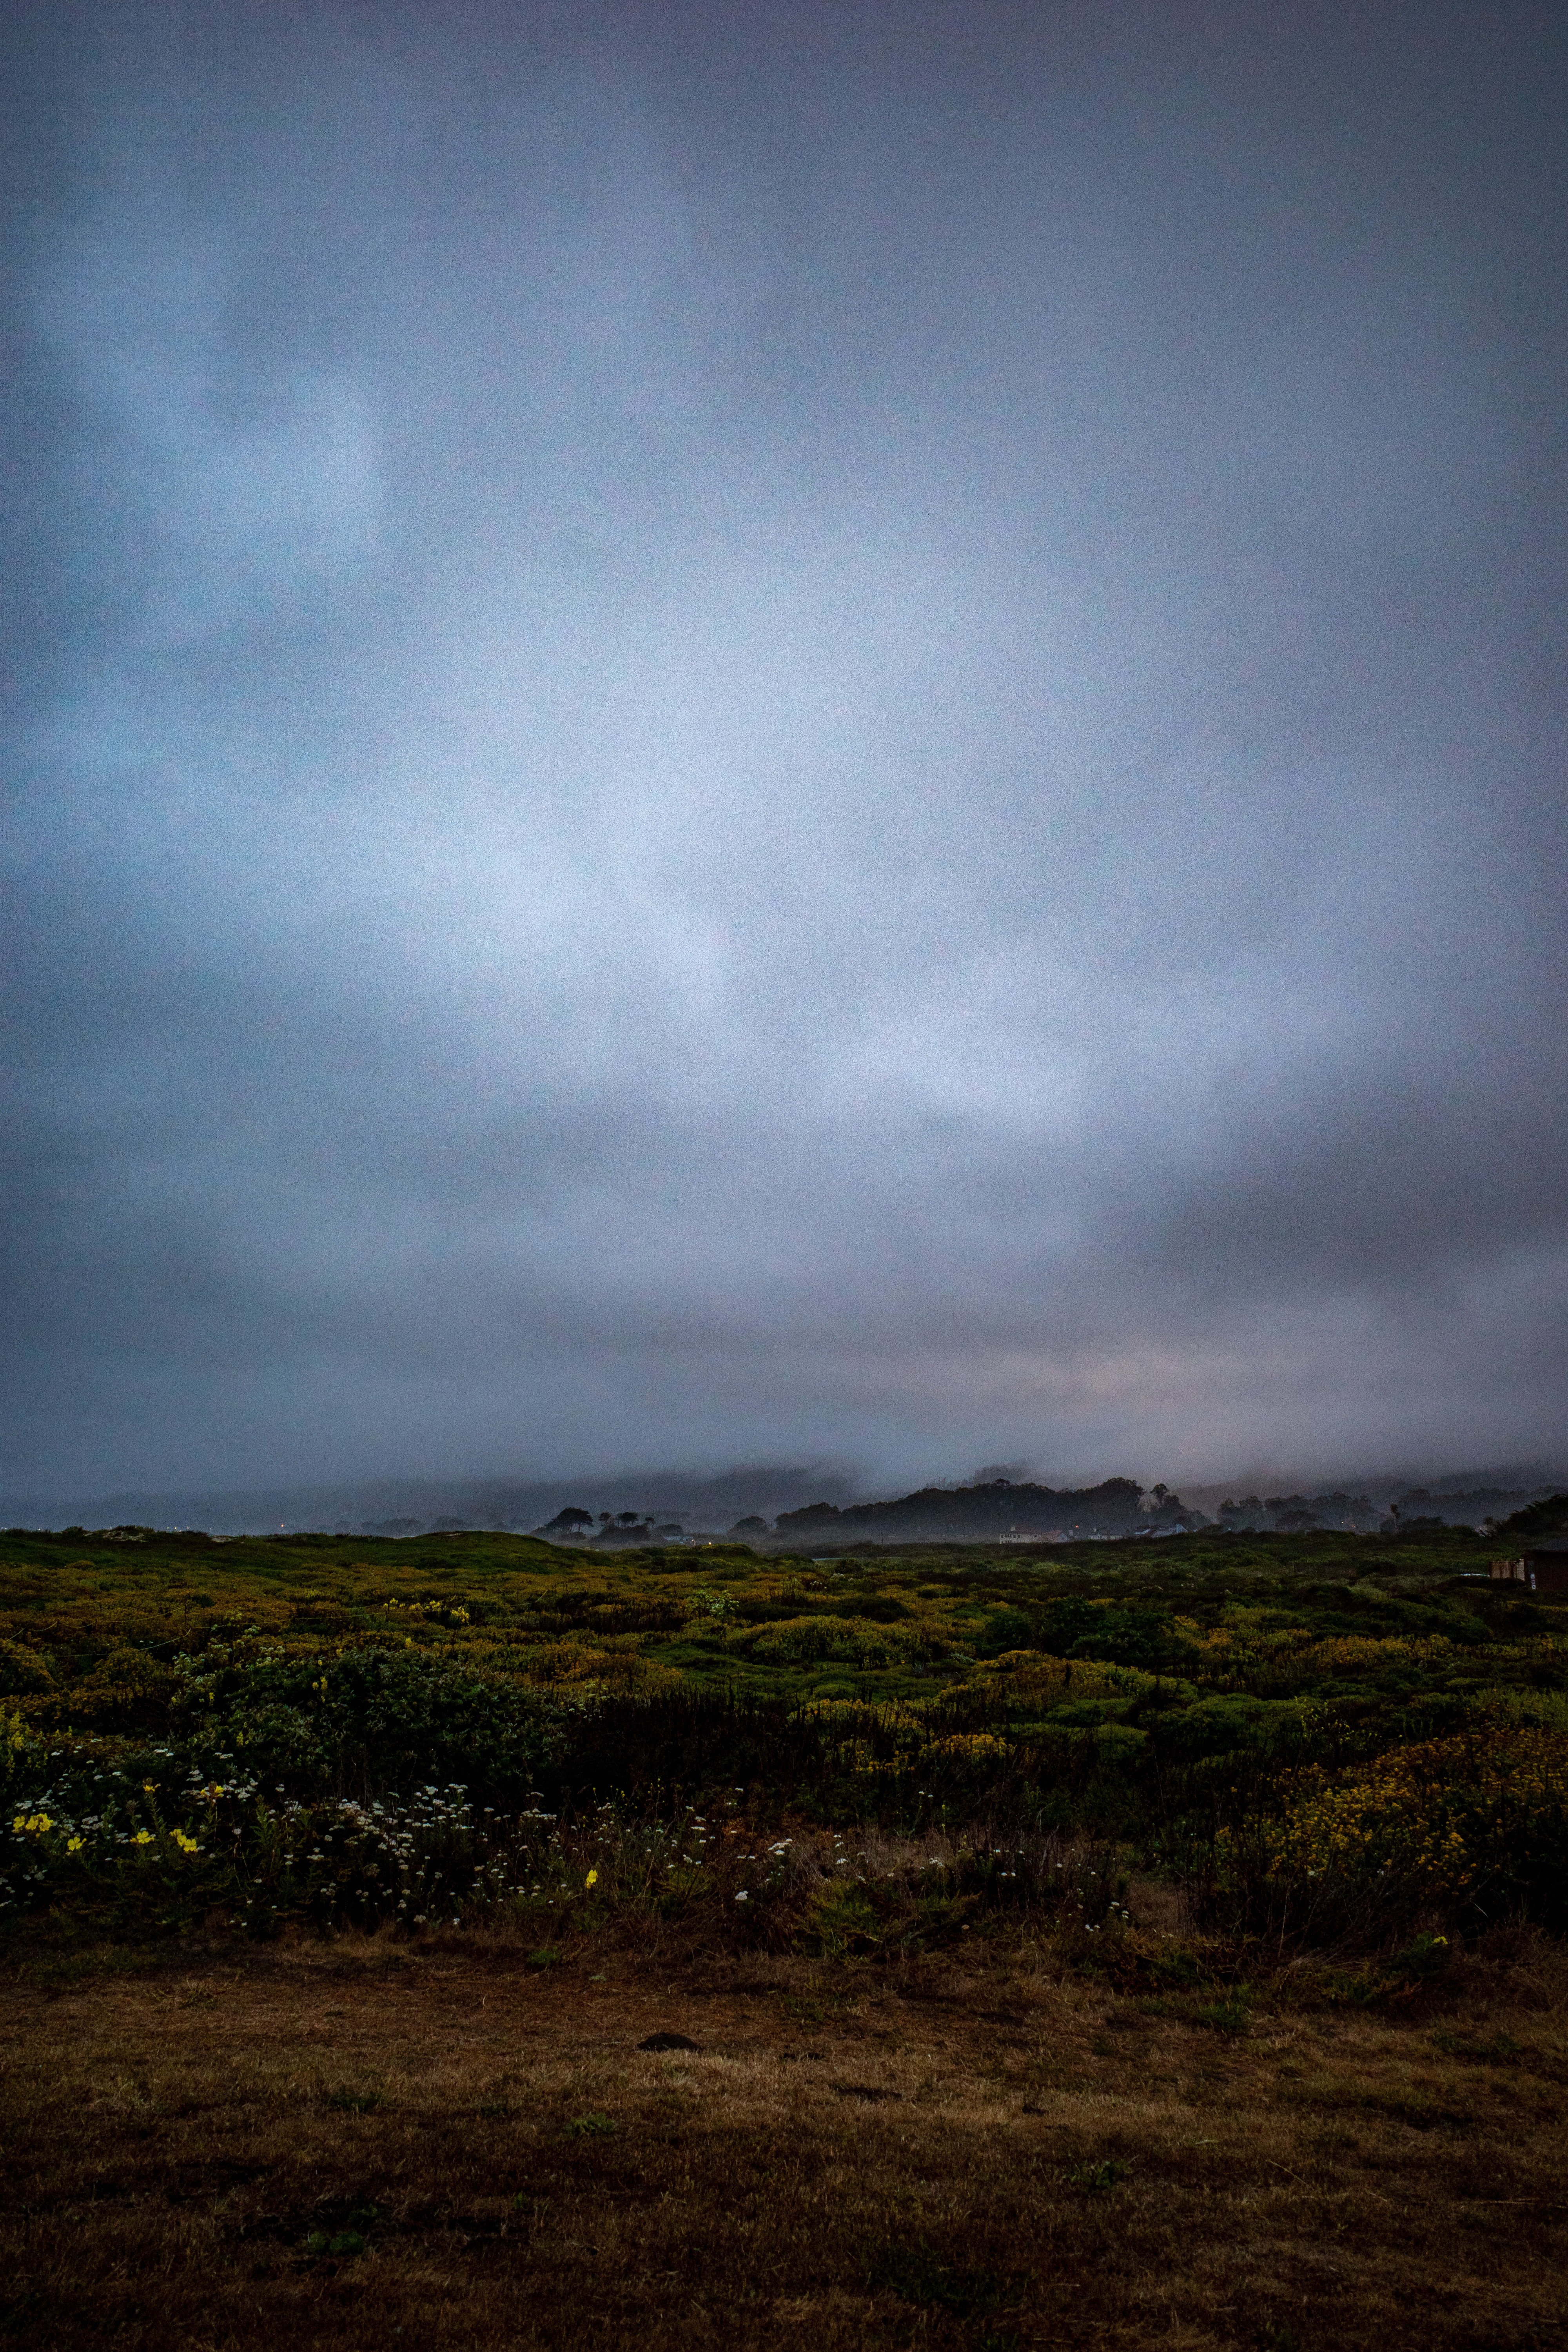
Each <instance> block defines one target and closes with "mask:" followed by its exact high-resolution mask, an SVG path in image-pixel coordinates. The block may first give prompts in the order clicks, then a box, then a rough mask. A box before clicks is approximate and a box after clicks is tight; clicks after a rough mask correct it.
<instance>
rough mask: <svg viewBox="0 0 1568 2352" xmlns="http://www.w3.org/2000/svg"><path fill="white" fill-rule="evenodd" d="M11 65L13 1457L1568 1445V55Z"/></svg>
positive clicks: (1239, 33)
mask: <svg viewBox="0 0 1568 2352" xmlns="http://www.w3.org/2000/svg"><path fill="white" fill-rule="evenodd" d="M13 38H14V43H15V47H16V55H15V58H14V66H15V69H16V76H17V77H19V78H20V79H21V81H22V83H23V86H25V87H26V88H27V89H30V90H31V91H32V93H33V100H34V105H33V114H32V121H31V146H30V148H29V149H28V150H27V152H26V158H25V171H24V184H23V185H22V186H21V187H20V188H18V189H17V190H16V191H15V192H14V195H15V202H14V205H13V215H12V216H13V229H12V236H11V244H10V253H11V257H12V279H13V284H14V286H15V287H16V289H17V316H18V321H19V329H18V337H19V347H20V352H21V363H20V365H19V367H18V369H17V371H16V377H15V388H14V415H13V417H12V420H11V423H10V425H9V428H8V431H7V436H6V440H7V446H9V447H10V448H11V449H12V451H13V452H14V453H15V462H14V467H13V472H12V475H11V478H10V479H9V481H8V483H7V486H6V495H7V498H8V500H9V505H10V513H9V522H8V530H9V535H10V537H11V541H12V543H13V544H14V545H16V546H17V547H19V548H20V549H22V550H23V551H24V552H25V558H26V562H25V564H24V565H23V566H22V567H20V569H19V576H20V577H21V579H22V581H23V586H22V588H21V589H20V590H18V591H16V592H14V593H15V596H16V601H15V604H14V607H13V610H12V613H11V614H10V616H9V627H10V631H11V635H12V644H13V654H12V657H11V660H10V663H9V672H10V677H11V681H12V686H13V689H14V691H13V695H12V698H11V711H12V716H11V720H10V726H9V741H8V757H7V767H8V770H9V772H10V776H11V780H12V790H11V794H10V798H9V802H8V819H7V825H6V832H5V888H6V892H7V898H8V904H9V914H8V918H7V929H8V931H9V933H10V936H11V938H12V940H13V941H14V943H15V948H16V952H15V954H14V955H13V956H12V958H11V960H10V976H9V980H8V982H7V987H8V990H9V992H10V995H11V1003H10V1007H9V1013H8V1018H7V1027H8V1031H9V1034H10V1035H11V1037H12V1039H13V1041H14V1050H13V1054H12V1057H11V1078H10V1086H11V1089H12V1091H11V1096H10V1106H11V1107H10V1111H9V1116H8V1124H9V1128H10V1133H11V1139H12V1144H11V1150H10V1153H9V1155H8V1165H9V1176H10V1182H11V1185H12V1188H13V1189H12V1198H11V1205H10V1208H9V1210H8V1212H7V1215H6V1221H5V1230H6V1234H7V1236H8V1240H7V1249H8V1252H9V1255H10V1263H9V1265H8V1269H7V1285H8V1290H9V1295H10V1297H11V1302H12V1303H11V1307H10V1311H9V1313H8V1315H7V1317H6V1330H7V1340H6V1346H7V1351H8V1356H9V1371H8V1374H7V1380H6V1394H5V1415H4V1423H3V1427H0V1447H3V1451H0V1483H3V1484H4V1485H5V1486H7V1487H10V1488H13V1489H16V1488H23V1487H26V1488H29V1489H33V1490H37V1489H40V1488H43V1487H47V1486H49V1485H51V1484H55V1485H58V1486H60V1487H62V1488H64V1487H74V1488H78V1489H80V1488H82V1487H86V1486H98V1487H102V1486H113V1485H122V1484H136V1483H141V1482H143V1481H144V1482H145V1483H147V1484H155V1483H168V1482H177V1483H180V1484H200V1483H203V1482H204V1481H208V1480H210V1481H212V1482H213V1483H223V1484H241V1483H243V1484H256V1483H259V1482H261V1481H263V1480H266V1479H279V1478H282V1479H295V1480H298V1479H310V1478H324V1477H336V1476H342V1475H353V1476H376V1475H397V1474H400V1473H402V1472H404V1471H405V1470H407V1469H409V1468H410V1467H417V1468H418V1469H419V1470H420V1471H421V1472H422V1473H426V1472H427V1473H430V1474H433V1475H454V1476H471V1475H491V1474H507V1475H527V1476H549V1475H559V1474H566V1473H571V1472H573V1471H574V1470H576V1469H578V1468H579V1467H584V1468H586V1467H590V1466H592V1467H603V1468H617V1467H631V1466H636V1465H642V1464H652V1463H656V1462H659V1461H669V1462H672V1463H673V1462H679V1463H688V1464H693V1465H701V1464H712V1465H717V1464H721V1463H722V1462H724V1461H728V1460H736V1459H746V1458H753V1459H754V1458H770V1459H783V1458H791V1457H793V1458H797V1459H817V1458H826V1457H832V1458H835V1459H841V1458H848V1459H853V1460H856V1461H858V1462H859V1463H860V1464H861V1465H864V1468H865V1470H866V1473H867V1475H868V1476H869V1477H871V1478H874V1479H879V1478H889V1479H892V1478H900V1477H902V1476H904V1475H906V1474H908V1475H917V1474H927V1473H931V1474H942V1473H954V1472H962V1471H963V1470H965V1469H967V1468H969V1467H970V1466H971V1465H972V1464H973V1462H974V1461H976V1460H980V1459H984V1458H988V1457H990V1456H991V1455H994V1454H1019V1455H1020V1456H1027V1457H1028V1458H1029V1459H1031V1460H1034V1461H1037V1462H1039V1463H1040V1464H1041V1465H1043V1466H1044V1467H1045V1468H1046V1470H1047V1474H1049V1475H1057V1476H1059V1477H1063V1478H1066V1477H1069V1476H1070V1477H1085V1476H1090V1475H1100V1474H1102V1473H1104V1472H1107V1471H1117V1470H1123V1469H1126V1470H1131V1471H1132V1472H1134V1473H1140V1472H1141V1473H1142V1475H1147V1476H1153V1475H1164V1476H1166V1477H1167V1478H1172V1477H1181V1478H1202V1477H1204V1476H1205V1475H1214V1476H1221V1475H1226V1474H1227V1472H1228V1471H1229V1470H1230V1468H1231V1467H1232V1466H1233V1465H1259V1466H1260V1467H1262V1466H1264V1465H1281V1466H1282V1467H1284V1468H1288V1469H1289V1470H1290V1471H1292V1472H1299V1473H1300V1474H1301V1475H1312V1474H1314V1473H1319V1472H1321V1473H1324V1474H1330V1473H1338V1472H1341V1471H1343V1472H1345V1473H1351V1472H1353V1471H1355V1470H1357V1469H1359V1468H1363V1467H1367V1466H1371V1465H1374V1464H1381V1463H1385V1462H1399V1463H1408V1464H1411V1465H1416V1466H1431V1467H1434V1468H1436V1467H1441V1466H1443V1465H1444V1464H1445V1463H1447V1462H1452V1461H1455V1460H1458V1459H1460V1458H1463V1459H1464V1460H1465V1461H1467V1462H1469V1461H1472V1460H1476V1461H1483V1460H1487V1459H1489V1458H1491V1459H1495V1458H1504V1457H1518V1456H1520V1455H1521V1454H1523V1455H1529V1454H1537V1453H1539V1452H1541V1451H1542V1449H1544V1450H1545V1451H1546V1452H1548V1453H1551V1452H1552V1451H1553V1450H1554V1449H1555V1447H1556V1446H1557V1444H1558V1442H1559V1441H1558V1433H1559V1431H1560V1430H1561V1427H1562V1420H1563V1404H1564V1402H1565V1391H1568V1370H1565V1369H1564V1366H1563V1356H1562V1348H1561V1333H1562V1328H1563V1319H1562V1318H1563V1307H1564V1303H1565V1299H1568V1248H1565V1234H1564V1177H1563V1171H1564V1166H1565V1160H1564V1149H1563V1147H1564V1142H1565V1140H1568V1138H1565V1135H1564V1127H1565V1123H1568V1120H1565V1112H1564V1105H1565V1103H1568V1087H1565V1086H1564V1079H1565V1077H1568V1071H1565V1070H1564V1067H1563V1021H1562V1016H1561V1009H1560V1008H1561V1006H1562V1003H1563V998H1564V980H1565V977H1568V975H1565V972H1564V955H1563V938H1564V933H1563V922H1562V904H1563V862H1564V861H1563V849H1564V841H1563V820H1564V794H1563V752H1564V725H1563V721H1564V688H1563V680H1564V677H1568V667H1565V665H1564V661H1563V652H1564V648H1563V643H1562V634H1563V632H1562V615H1563V611H1564V609H1568V607H1565V604H1564V597H1563V590H1564V587H1565V585H1568V583H1565V582H1564V579H1563V569H1564V566H1563V551H1564V531H1563V524H1564V513H1563V483H1564V481H1565V480H1568V472H1565V470H1564V467H1563V455H1564V452H1563V446H1562V444H1563V416H1564V414H1565V410H1564V404H1563V392H1564V382H1563V376H1564V365H1563V362H1564V348H1563V342H1564V314H1563V309H1562V305H1561V301H1560V299H1559V294H1558V289H1559V287H1560V285H1561V283H1562V269H1563V260H1564V258H1565V257H1564V255H1563V249H1562V247H1563V234H1562V230H1561V226H1560V225H1561V222H1562V220H1563V216H1564V215H1563V205H1562V197H1563V184H1562V183H1563V160H1562V155H1561V152H1560V141H1559V139H1558V136H1557V131H1556V125H1557V121H1558V120H1559V116H1558V112H1557V108H1558V104H1559V102H1560V100H1561V99H1562V98H1563V79H1564V73H1563V68H1564V63H1565V57H1564V43H1563V34H1562V28H1561V26H1554V25H1553V23H1552V20H1551V18H1550V16H1546V15H1539V14H1537V13H1535V12H1532V11H1530V10H1524V9H1521V10H1517V11H1509V10H1504V11H1499V12H1489V19H1488V23H1487V25H1486V26H1485V27H1482V26H1479V24H1478V23H1477V22H1476V20H1474V19H1473V18H1470V17H1468V16H1466V15H1465V14H1464V13H1463V12H1456V13H1454V14H1453V15H1447V14H1445V13H1444V12H1443V11H1441V10H1438V11H1433V10H1431V9H1429V8H1424V9H1422V10H1419V11H1412V12H1410V13H1409V14H1408V15H1405V13H1404V12H1402V11H1400V10H1390V11H1386V12H1383V14H1382V16H1381V17H1380V19H1379V21H1378V22H1377V23H1376V24H1374V25H1370V26H1369V25H1368V24H1367V23H1366V22H1365V20H1364V17H1363V15H1362V14H1361V13H1360V12H1354V11H1348V10H1347V11H1343V12H1340V11H1333V10H1330V11H1323V12H1321V14H1319V15H1316V16H1314V15H1313V12H1310V11H1300V12H1292V16H1291V22H1290V24H1289V26H1268V25H1265V24H1263V23H1262V22H1261V21H1260V20H1259V19H1258V17H1257V16H1256V13H1255V12H1252V11H1247V10H1238V11H1237V13H1236V14H1235V15H1234V16H1226V15H1225V13H1224V12H1223V11H1222V12H1221V13H1220V15H1219V16H1217V17H1216V16H1215V13H1214V12H1213V11H1209V10H1205V11H1204V12H1202V16H1201V20H1200V19H1199V17H1198V16H1197V14H1196V13H1195V12H1194V14H1193V15H1192V16H1188V15H1187V14H1186V12H1184V11H1182V10H1173V9H1169V8H1164V7H1162V8H1158V9H1153V8H1151V9H1149V10H1147V11H1142V12H1140V11H1139V10H1136V9H1132V10H1128V9H1123V8H1117V9H1114V10H1111V9H1107V10H1105V11H1104V12H1099V11H1096V10H1092V9H1089V10H1085V9H1077V8H1075V9H1070V10H1066V11H1062V12H1060V13H1057V12H1053V11H1051V10H1041V9H1037V8H1033V7H1031V8H1026V9H1018V10H1013V9H1010V8H1007V7H1005V6H1002V7H998V8H996V9H995V10H994V11H987V12H985V13H984V18H983V20H977V19H975V18H974V17H973V16H972V15H971V14H970V12H967V11H953V10H947V9H940V8H938V9H926V8H921V7H914V6H910V7H904V6H892V7H888V6H886V5H879V6H877V7H870V6H867V7H866V8H864V9H860V8H857V7H854V6H850V7H835V8H833V9H831V10H817V9H815V8H806V7H803V8H801V9H798V10H795V9H784V10H780V11H776V12H773V11H769V12H759V11H756V10H753V9H749V8H741V7H735V8H706V7H698V6H692V7H688V8H681V7H676V8H668V9H667V8H660V9H658V10H643V9H616V8H604V9H598V8H593V7H587V8H584V9H578V10H566V11H553V10H546V9H541V10H539V11H536V12H530V11H523V10H515V9H507V10H504V11H500V10H498V11H489V10H486V9H482V8H475V9H472V10H468V11H464V10H452V11H443V12H441V13H440V17H439V21H438V22H437V20H435V19H432V18H431V17H430V16H428V13H427V12H425V11H414V10H402V9H398V8H394V7H390V6H368V7H353V8H350V7H344V8H342V10H340V11H338V12H336V13H334V12H332V11H331V10H324V11H320V12H317V11H312V12H310V17H309V20H308V21H307V20H306V19H305V18H304V17H301V18H300V19H298V20H295V19H293V18H290V17H289V16H285V15H284V14H283V13H282V12H279V11H276V10H271V9H263V10H258V11H257V12H255V13H254V14H250V15H247V13H246V12H245V11H243V10H241V11H238V12H233V11H227V10H226V11H221V12H219V11H205V10H189V9H185V8H178V7H169V8H167V9H166V10H160V9H153V10H148V9H146V8H144V7H143V8H138V9H136V10H133V11H130V12H128V13H127V14H125V15H123V16H115V15H114V13H113V12H112V11H110V12H104V14H103V15H102V16H101V17H99V18H95V26H94V34H93V41H92V43H91V44H89V47H88V49H87V50H86V52H85V53H84V52H82V51H81V50H80V48H79V47H68V45H67V43H66V42H65V40H64V39H63V37H61V38H60V39H58V42H57V41H55V40H53V39H52V38H51V37H50V35H49V34H48V33H47V31H39V30H38V29H37V27H35V28H34V30H33V32H32V33H31V34H30V35H29V36H28V37H26V38H24V37H23V36H22V35H20V34H17V35H15V36H14V37H13Z"/></svg>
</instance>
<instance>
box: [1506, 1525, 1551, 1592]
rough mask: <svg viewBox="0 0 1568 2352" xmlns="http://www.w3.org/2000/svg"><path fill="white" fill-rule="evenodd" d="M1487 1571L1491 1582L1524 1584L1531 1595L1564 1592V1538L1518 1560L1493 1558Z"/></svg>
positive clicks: (1529, 1552) (1526, 1553)
mask: <svg viewBox="0 0 1568 2352" xmlns="http://www.w3.org/2000/svg"><path fill="white" fill-rule="evenodd" d="M1491 1568H1492V1576H1493V1578H1494V1580H1505V1581H1507V1582H1510V1583H1513V1584H1522V1585H1525V1586H1526V1587H1527V1588H1528V1589H1529V1590H1530V1591H1531V1592H1568V1536H1565V1537H1564V1538H1563V1539H1562V1541H1561V1542H1558V1543H1553V1544H1549V1545H1542V1546H1540V1547H1538V1548H1537V1549H1535V1550H1534V1551H1527V1552H1525V1553H1524V1554H1523V1556H1522V1558H1521V1559H1494V1560H1493V1562H1492V1564H1491Z"/></svg>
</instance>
